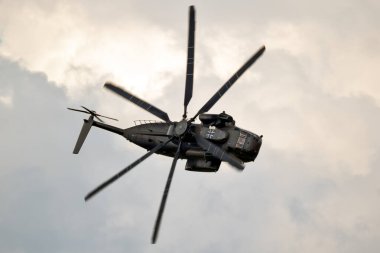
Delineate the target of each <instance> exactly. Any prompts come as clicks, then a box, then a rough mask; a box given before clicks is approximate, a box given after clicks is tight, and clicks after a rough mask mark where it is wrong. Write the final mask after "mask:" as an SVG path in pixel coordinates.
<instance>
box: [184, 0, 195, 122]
mask: <svg viewBox="0 0 380 253" xmlns="http://www.w3.org/2000/svg"><path fill="white" fill-rule="evenodd" d="M194 40H195V8H194V6H190V8H189V37H188V41H187V69H186V86H185V100H184V113H183V118H186V117H187V106H188V104H189V102H190V99H191V97H192V96H193V74H194Z"/></svg>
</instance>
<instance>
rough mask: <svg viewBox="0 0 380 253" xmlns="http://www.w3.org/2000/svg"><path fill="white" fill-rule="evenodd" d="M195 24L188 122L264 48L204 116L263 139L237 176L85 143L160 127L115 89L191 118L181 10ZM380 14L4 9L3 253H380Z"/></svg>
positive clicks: (313, 6)
mask: <svg viewBox="0 0 380 253" xmlns="http://www.w3.org/2000/svg"><path fill="white" fill-rule="evenodd" d="M192 4H193V5H195V6H196V10H197V23H196V25H197V27H196V49H195V52H196V53H195V81H194V95H193V98H192V100H191V102H190V105H189V108H188V111H189V113H188V114H189V115H190V116H192V115H193V114H195V113H196V112H197V111H198V109H199V108H200V107H201V106H202V105H203V104H204V103H205V102H206V101H207V99H208V98H209V97H210V96H212V95H213V93H214V92H215V91H216V90H217V89H218V88H219V87H220V86H221V85H222V84H223V83H224V82H225V81H226V80H227V79H228V78H229V77H230V76H231V75H232V74H233V73H234V72H235V71H236V70H237V69H238V68H239V67H240V66H241V65H242V64H243V63H244V62H245V61H246V60H247V59H248V58H249V57H250V56H251V55H252V54H253V53H255V52H256V50H257V49H259V48H260V47H261V46H262V45H265V46H266V48H267V50H266V52H265V53H264V55H263V56H262V57H261V58H260V59H259V60H258V61H257V62H256V63H255V64H254V65H253V67H252V68H250V69H249V70H248V71H247V72H246V73H245V74H244V76H243V77H242V78H241V79H239V81H238V82H237V83H236V84H235V86H234V87H232V88H231V90H230V91H229V92H228V93H227V94H226V95H225V96H224V97H223V98H222V99H221V100H220V101H219V102H218V103H217V104H216V105H215V106H214V107H213V108H212V109H211V110H210V113H220V112H221V111H223V110H225V111H226V112H227V113H230V114H231V115H233V117H234V119H235V120H236V123H237V125H238V126H240V127H242V128H245V129H247V130H250V131H252V132H254V133H257V134H259V135H261V134H262V135H264V139H263V146H262V148H261V152H260V154H259V156H258V158H257V159H256V161H255V162H254V163H248V164H246V169H245V170H244V171H243V172H242V173H238V172H236V171H235V170H233V169H232V168H231V167H230V166H229V165H227V164H222V165H221V167H220V170H219V171H218V172H217V173H210V174H207V173H192V172H188V171H185V170H184V166H185V161H180V162H178V164H177V170H176V173H175V175H174V180H173V184H172V187H171V192H170V195H169V198H168V202H167V206H166V211H165V214H164V217H163V222H162V226H161V231H160V235H159V239H158V244H157V245H151V244H150V237H151V232H152V229H153V224H154V221H155V217H156V214H157V211H158V206H159V202H160V200H161V195H162V191H163V188H164V185H165V181H166V178H167V174H168V172H169V167H170V164H171V159H170V158H167V157H162V156H158V155H153V156H152V157H150V158H149V159H148V160H146V161H144V162H143V163H142V164H141V165H140V166H138V167H137V168H135V169H134V170H133V171H131V172H130V173H128V174H127V175H126V176H125V177H124V178H122V179H120V180H119V181H118V182H117V183H115V184H114V185H112V186H111V187H109V188H108V189H107V190H105V191H104V192H102V193H101V194H99V195H98V196H96V198H94V199H92V200H91V201H89V202H88V203H85V202H84V200H83V198H84V196H85V195H86V193H87V192H88V191H90V190H91V189H92V188H93V187H95V186H96V185H97V184H99V183H100V182H102V181H103V180H105V179H107V178H108V177H110V176H111V175H113V174H114V173H116V172H117V171H119V170H121V169H122V168H124V167H125V166H126V165H128V164H130V163H131V162H133V161H134V160H135V159H137V158H139V157H140V156H142V155H143V154H144V153H145V150H143V149H141V148H139V147H137V146H134V145H133V144H132V143H130V142H128V141H126V140H124V139H123V138H121V137H120V136H115V135H113V134H111V133H109V132H105V131H102V130H100V129H92V130H91V132H90V134H89V136H88V138H87V140H86V142H85V144H84V146H83V148H82V150H81V152H80V154H79V155H73V154H72V150H73V148H74V144H75V141H76V138H77V136H78V134H79V131H80V128H81V126H82V119H83V118H85V115H81V114H80V113H75V112H71V111H68V110H66V107H79V106H80V105H84V106H88V107H90V108H92V109H94V110H97V111H98V112H99V113H101V114H104V115H107V116H110V117H116V118H118V119H119V120H120V121H119V122H116V123H115V122H109V123H112V124H115V125H116V126H118V127H122V128H127V127H130V126H132V125H133V120H136V119H155V118H154V116H153V115H150V114H148V113H146V112H145V111H142V110H141V109H139V108H138V107H136V106H134V105H133V104H131V103H129V102H127V101H124V100H122V99H121V98H120V97H117V96H115V95H114V94H111V93H110V92H107V91H104V89H103V88H102V87H103V84H104V82H105V81H106V80H109V81H113V82H116V83H118V84H119V85H121V86H123V87H124V88H126V89H128V90H130V91H132V92H133V93H135V94H136V95H138V96H140V97H142V98H145V99H146V100H148V101H150V102H151V103H152V104H154V105H156V106H157V107H159V108H161V109H162V110H164V111H166V112H168V114H169V115H170V117H171V119H173V120H180V119H181V115H182V110H183V108H182V104H183V93H184V84H185V68H186V66H185V63H186V59H185V58H186V43H187V42H186V41H187V29H188V24H187V22H188V6H189V5H192ZM379 11H380V2H379V1H377V0H364V1H358V0H335V1H326V0H319V1H294V0H286V1H274V0H270V1H261V0H258V1H246V0H237V1H217V0H209V1H174V0H164V1H144V0H143V1H137V0H127V1H119V0H112V1H71V0H66V1H46V0H34V1H29V0H28V1H27V0H25V1H23V0H16V1H8V0H0V122H1V123H0V140H1V141H0V154H1V159H0V203H1V204H0V251H1V252H9V253H11V252H15V253H16V252H17V253H21V252H36V253H37V252H38V253H41V252H91V253H96V252H112V253H113V252H116V253H117V252H218V253H219V252H327V253H331V252H378V249H379V246H380V245H379V244H380V243H379V242H380V215H379V213H380V184H379V182H380V171H379V168H380V157H379V151H380V135H379V130H378V129H380V87H379V81H380V77H379V67H380V33H379V31H380V17H379V15H378V13H379Z"/></svg>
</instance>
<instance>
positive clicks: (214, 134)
mask: <svg viewBox="0 0 380 253" xmlns="http://www.w3.org/2000/svg"><path fill="white" fill-rule="evenodd" d="M174 124H176V123H174ZM171 128H173V123H164V122H162V123H147V124H140V125H136V126H133V127H131V128H127V129H125V130H124V137H125V138H126V139H128V140H129V141H131V142H133V143H134V144H136V145H138V146H140V147H142V148H145V149H147V150H150V149H152V148H154V147H155V146H157V145H158V144H160V143H164V142H166V141H167V140H168V139H169V138H170V136H171V131H172V129H171ZM190 128H191V131H194V132H195V133H197V134H199V135H201V136H202V137H203V138H205V139H207V140H209V141H211V142H213V143H214V144H216V145H218V146H219V147H220V148H222V149H223V150H225V151H226V152H228V153H230V154H233V155H234V156H236V157H237V158H239V159H241V160H242V161H243V162H250V161H254V160H255V158H256V157H257V155H258V153H259V150H260V147H261V143H262V138H261V137H262V136H258V135H256V134H254V133H251V132H249V131H247V130H244V129H241V128H239V127H236V126H225V127H221V128H217V127H206V126H204V125H202V124H192V125H191V127H190ZM177 148H178V141H176V140H175V139H174V141H173V142H170V143H169V144H167V145H166V146H165V147H164V148H162V149H161V150H160V151H159V152H157V153H159V154H162V155H166V156H171V157H173V156H174V154H175V152H176V150H177ZM206 156H207V150H202V149H201V148H200V147H199V146H198V145H197V143H196V141H195V139H194V138H193V137H191V135H189V136H188V138H186V136H185V138H184V139H183V143H182V146H181V153H180V158H182V159H186V158H196V157H198V158H202V157H206Z"/></svg>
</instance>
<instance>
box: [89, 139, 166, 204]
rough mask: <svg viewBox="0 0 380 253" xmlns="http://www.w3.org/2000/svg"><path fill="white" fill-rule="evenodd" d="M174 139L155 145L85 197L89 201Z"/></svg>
mask: <svg viewBox="0 0 380 253" xmlns="http://www.w3.org/2000/svg"><path fill="white" fill-rule="evenodd" d="M172 140H173V138H170V139H169V140H168V141H167V142H165V143H161V144H159V145H157V146H156V147H154V148H153V149H151V150H150V151H149V152H147V153H146V154H145V155H143V156H142V157H140V158H139V159H137V160H136V161H134V162H133V163H132V164H131V165H129V166H128V167H126V168H125V169H123V170H121V171H120V172H119V173H117V174H116V175H114V176H113V177H111V178H110V179H108V180H107V181H105V182H104V183H102V184H101V185H99V186H98V187H96V188H95V189H94V190H92V191H91V192H89V193H88V194H87V195H86V197H85V198H84V200H85V201H87V200H89V199H90V198H92V197H93V196H94V195H95V194H97V193H98V192H100V191H101V190H103V189H104V188H105V187H107V186H108V185H110V184H111V183H113V182H114V181H116V180H117V179H119V178H120V177H121V176H123V175H124V174H125V173H127V172H128V171H130V170H131V169H133V168H134V167H135V166H136V165H138V164H139V163H141V162H142V161H144V160H145V159H146V158H148V157H149V156H150V155H152V154H153V153H155V152H157V151H158V150H160V149H161V148H163V147H164V146H165V145H166V144H168V143H169V142H170V141H172Z"/></svg>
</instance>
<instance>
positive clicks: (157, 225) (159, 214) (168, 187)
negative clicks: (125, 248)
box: [152, 141, 182, 244]
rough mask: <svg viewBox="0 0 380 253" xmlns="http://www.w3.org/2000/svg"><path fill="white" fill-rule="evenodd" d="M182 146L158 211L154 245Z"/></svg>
mask: <svg viewBox="0 0 380 253" xmlns="http://www.w3.org/2000/svg"><path fill="white" fill-rule="evenodd" d="M181 144H182V142H181V141H180V142H179V144H178V149H177V153H176V154H175V156H174V160H173V163H172V167H171V168H170V172H169V176H168V180H167V181H166V186H165V190H164V195H162V199H161V204H160V209H159V210H158V214H157V218H156V223H155V224H154V229H153V235H152V244H154V243H156V240H157V236H158V231H159V230H160V224H161V219H162V214H163V213H164V209H165V204H166V199H167V197H168V194H169V189H170V184H171V182H172V178H173V175H174V170H175V166H176V164H177V160H178V157H179V153H180V151H181Z"/></svg>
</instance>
